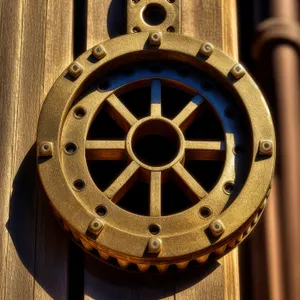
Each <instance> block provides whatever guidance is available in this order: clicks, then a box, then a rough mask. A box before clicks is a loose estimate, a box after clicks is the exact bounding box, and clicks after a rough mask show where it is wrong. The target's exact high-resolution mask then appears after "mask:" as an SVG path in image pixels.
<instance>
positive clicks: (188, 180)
mask: <svg viewBox="0 0 300 300" xmlns="http://www.w3.org/2000/svg"><path fill="white" fill-rule="evenodd" d="M173 171H174V173H175V178H176V179H177V182H178V184H179V186H180V187H181V188H182V190H183V191H184V192H186V193H187V194H188V196H190V197H189V198H190V199H191V200H192V201H193V202H198V201H199V198H200V199H202V198H204V197H205V196H206V195H207V192H206V191H205V190H204V188H203V187H202V186H201V185H200V184H199V183H198V182H197V181H196V180H195V179H194V177H193V176H192V175H191V174H190V173H189V172H188V171H187V170H186V169H185V168H184V167H183V165H182V164H181V163H177V164H176V165H175V166H173ZM186 187H188V189H186Z"/></svg>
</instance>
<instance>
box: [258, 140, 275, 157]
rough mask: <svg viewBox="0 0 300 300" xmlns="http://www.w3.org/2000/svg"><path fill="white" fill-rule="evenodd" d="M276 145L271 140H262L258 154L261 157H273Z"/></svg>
mask: <svg viewBox="0 0 300 300" xmlns="http://www.w3.org/2000/svg"><path fill="white" fill-rule="evenodd" d="M273 149H274V144H273V142H272V141H270V140H262V141H260V142H259V149H258V152H259V154H261V155H268V156H271V155H272V154H273Z"/></svg>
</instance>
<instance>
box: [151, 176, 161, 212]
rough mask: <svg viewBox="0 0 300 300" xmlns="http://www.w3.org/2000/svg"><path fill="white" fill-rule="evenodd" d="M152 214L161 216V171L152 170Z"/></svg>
mask: <svg viewBox="0 0 300 300" xmlns="http://www.w3.org/2000/svg"><path fill="white" fill-rule="evenodd" d="M150 216H151V217H160V216H161V172H151V178H150Z"/></svg>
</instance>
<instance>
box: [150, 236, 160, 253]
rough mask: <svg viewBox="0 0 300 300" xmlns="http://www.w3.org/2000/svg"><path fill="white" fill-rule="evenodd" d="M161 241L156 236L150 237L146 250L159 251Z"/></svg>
mask: <svg viewBox="0 0 300 300" xmlns="http://www.w3.org/2000/svg"><path fill="white" fill-rule="evenodd" d="M161 245H162V242H161V240H160V239H158V238H151V239H150V240H149V242H148V250H149V252H150V253H159V252H160V251H161Z"/></svg>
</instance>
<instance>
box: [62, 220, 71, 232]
mask: <svg viewBox="0 0 300 300" xmlns="http://www.w3.org/2000/svg"><path fill="white" fill-rule="evenodd" d="M63 226H64V230H65V231H67V232H70V231H71V229H70V227H69V226H68V225H67V224H66V222H63Z"/></svg>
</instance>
